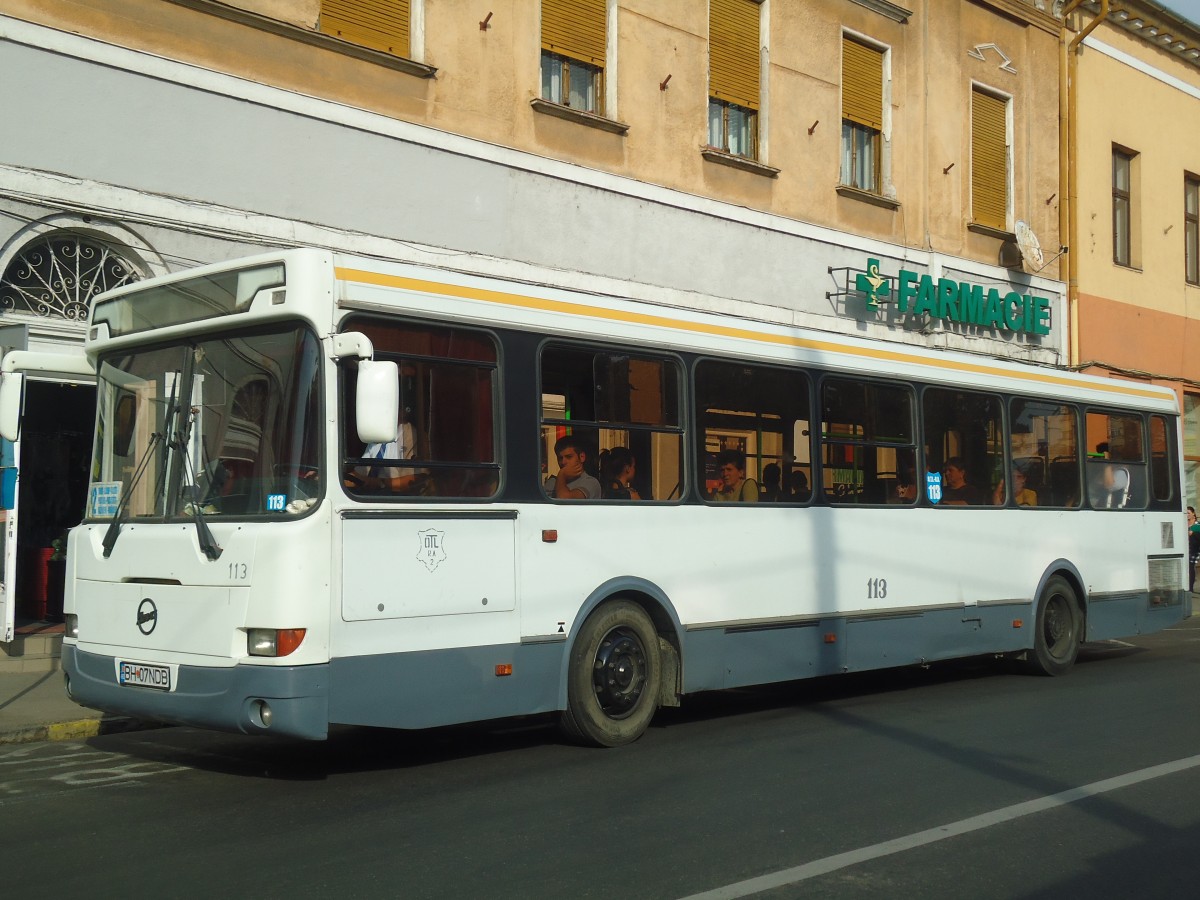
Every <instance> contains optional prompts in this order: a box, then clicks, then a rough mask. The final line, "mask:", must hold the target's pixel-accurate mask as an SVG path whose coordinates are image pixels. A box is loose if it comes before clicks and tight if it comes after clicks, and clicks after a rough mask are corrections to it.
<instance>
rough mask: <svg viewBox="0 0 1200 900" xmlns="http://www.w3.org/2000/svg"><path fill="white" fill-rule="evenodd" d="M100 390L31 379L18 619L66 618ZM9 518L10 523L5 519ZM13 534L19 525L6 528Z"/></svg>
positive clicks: (14, 556)
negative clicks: (71, 555) (72, 549)
mask: <svg viewBox="0 0 1200 900" xmlns="http://www.w3.org/2000/svg"><path fill="white" fill-rule="evenodd" d="M95 417H96V389H95V387H94V386H92V385H88V384H63V383H57V382H46V381H29V382H28V383H27V385H26V388H25V414H24V419H23V421H22V425H21V440H20V444H19V450H18V452H19V456H20V458H19V460H18V463H19V473H20V474H19V477H18V479H17V491H16V508H15V509H13V510H9V511H8V512H7V515H8V516H14V517H15V519H16V528H15V533H16V547H15V548H14V549H15V553H6V554H4V555H5V557H7V559H8V560H9V561H15V563H16V572H15V573H11V574H15V578H13V577H11V574H10V573H8V572H5V573H4V575H5V578H4V582H5V585H6V586H7V587H8V588H9V589H10V590H12V589H13V588H14V587H15V591H14V594H15V596H14V598H13V599H14V600H15V613H16V615H15V619H16V621H17V623H18V625H19V624H21V623H29V622H40V621H52V622H53V621H61V619H62V583H63V574H64V571H65V565H64V563H65V554H66V532H67V529H68V528H71V527H73V526H75V525H78V524H79V522H80V520H81V519H82V518H83V508H84V501H85V499H86V497H87V485H88V465H89V463H90V460H91V455H92V429H93V427H94V426H95ZM6 524H7V523H6ZM4 530H5V532H6V533H7V536H8V538H9V539H10V540H11V538H12V536H13V532H14V529H12V528H5V529H4Z"/></svg>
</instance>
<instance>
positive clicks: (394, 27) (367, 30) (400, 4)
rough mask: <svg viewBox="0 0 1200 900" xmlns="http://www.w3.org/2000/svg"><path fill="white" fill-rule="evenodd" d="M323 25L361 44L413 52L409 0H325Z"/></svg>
mask: <svg viewBox="0 0 1200 900" xmlns="http://www.w3.org/2000/svg"><path fill="white" fill-rule="evenodd" d="M319 24H320V29H321V31H322V32H323V33H324V34H328V35H332V36H333V37H336V38H341V39H342V40H343V41H349V42H350V43H352V44H358V45H359V46H361V47H370V48H371V49H372V50H382V51H383V52H384V53H391V54H394V55H395V56H404V57H408V56H410V55H411V52H412V51H411V49H410V46H409V26H410V9H409V0H321V19H320V23H319Z"/></svg>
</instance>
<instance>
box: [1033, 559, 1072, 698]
mask: <svg viewBox="0 0 1200 900" xmlns="http://www.w3.org/2000/svg"><path fill="white" fill-rule="evenodd" d="M1034 629H1035V630H1034V635H1033V650H1032V651H1031V653H1030V655H1029V658H1028V662H1029V668H1030V669H1031V670H1032V671H1034V672H1036V673H1038V674H1041V675H1065V674H1066V673H1067V672H1068V671H1069V670H1070V668H1071V666H1072V665H1074V664H1075V657H1076V656H1078V655H1079V643H1080V640H1081V637H1080V633H1081V632H1082V630H1083V616H1082V614H1081V613H1080V610H1079V602H1078V600H1077V599H1076V597H1075V589H1074V588H1073V587H1071V585H1070V583H1069V582H1068V581H1067V580H1066V579H1065V578H1063V577H1062V576H1061V575H1055V576H1053V577H1052V578H1051V579H1050V580H1049V581H1047V582H1046V587H1045V589H1044V590H1043V591H1042V597H1041V599H1040V600H1039V601H1038V609H1037V620H1036V622H1035V624H1034Z"/></svg>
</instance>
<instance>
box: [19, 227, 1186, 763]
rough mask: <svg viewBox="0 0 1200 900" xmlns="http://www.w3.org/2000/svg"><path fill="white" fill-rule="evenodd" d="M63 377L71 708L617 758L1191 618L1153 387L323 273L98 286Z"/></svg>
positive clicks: (640, 312)
mask: <svg viewBox="0 0 1200 900" xmlns="http://www.w3.org/2000/svg"><path fill="white" fill-rule="evenodd" d="M86 353H87V356H88V358H89V360H91V362H92V363H93V364H94V366H95V369H96V375H97V382H98V411H97V424H96V439H95V452H94V458H93V462H92V472H91V478H92V481H91V485H90V488H89V495H88V506H87V510H86V514H85V518H84V520H83V522H82V524H81V525H79V526H78V527H77V528H75V529H74V530H73V531H72V532H71V535H70V541H69V574H68V579H67V594H66V612H67V637H66V640H65V642H64V647H63V668H64V670H65V673H66V677H67V682H68V690H69V692H70V694H71V696H73V697H74V698H75V699H76V700H77V701H78V702H80V703H82V704H85V705H87V706H90V707H96V708H100V709H106V710H111V711H114V712H118V713H125V714H130V715H134V716H141V717H151V718H155V719H161V720H165V721H169V722H178V723H188V724H194V725H199V726H204V727H210V728H217V729H227V730H233V731H240V732H245V733H250V734H282V735H293V736H300V737H305V738H316V739H320V738H323V737H325V736H326V734H327V731H328V728H329V726H330V725H332V724H335V723H341V724H354V725H370V726H387V727H394V728H407V729H414V728H427V727H432V726H439V725H446V724H450V723H458V722H466V721H476V720H483V719H490V718H498V717H507V716H518V715H527V714H535V713H552V712H557V713H559V715H560V718H561V722H562V724H563V726H564V729H565V730H566V731H567V732H568V733H569V734H570V735H572V736H573V737H575V738H577V739H580V740H582V741H584V742H590V743H595V744H601V745H609V746H611V745H618V744H622V743H626V742H629V741H632V740H635V739H636V738H637V737H639V736H640V735H641V734H642V733H643V732H644V730H645V729H646V727H647V725H648V724H649V722H650V720H651V718H652V716H653V715H654V712H655V710H656V709H657V708H658V707H659V706H670V705H677V704H678V702H679V698H680V697H681V696H682V695H684V694H690V693H694V692H698V691H709V690H718V689H724V688H732V687H738V686H743V685H752V684H763V683H769V682H778V681H784V680H792V679H800V678H807V677H812V676H825V675H831V674H835V673H843V672H860V671H864V670H870V669H879V668H883V667H890V666H903V665H910V664H920V663H928V662H931V661H935V660H943V659H949V658H955V657H963V656H968V655H977V654H1003V655H1011V656H1020V657H1023V658H1025V659H1026V660H1027V662H1028V664H1029V665H1030V667H1031V668H1033V669H1035V670H1038V671H1041V672H1045V673H1048V674H1058V673H1062V672H1065V671H1066V670H1068V669H1069V668H1070V666H1071V665H1072V663H1073V662H1074V660H1075V657H1076V654H1077V651H1078V649H1079V645H1080V642H1081V641H1085V640H1100V639H1108V638H1115V637H1122V636H1129V635H1135V634H1140V633H1146V632H1151V631H1155V630H1158V629H1161V628H1164V627H1166V626H1169V625H1172V624H1174V623H1176V622H1178V621H1179V620H1181V619H1182V618H1184V617H1185V616H1187V615H1188V614H1189V611H1190V607H1189V605H1188V604H1187V603H1185V602H1184V601H1185V598H1186V597H1187V589H1186V587H1185V585H1186V584H1187V582H1186V579H1185V571H1186V569H1185V566H1186V562H1187V561H1186V551H1185V547H1186V544H1187V541H1186V534H1185V525H1184V517H1183V511H1182V501H1181V497H1180V486H1181V467H1180V439H1179V431H1178V410H1177V402H1176V398H1175V395H1174V394H1173V393H1171V392H1170V391H1167V390H1164V389H1159V388H1155V387H1152V386H1147V385H1144V384H1141V383H1133V382H1128V381H1114V380H1106V379H1101V378H1094V377H1087V376H1082V375H1076V374H1071V373H1067V372H1064V371H1061V370H1058V369H1054V368H1049V367H1034V366H1028V365H1021V364H1016V363H1013V362H1009V361H1004V360H998V359H992V358H987V357H983V356H973V355H970V354H960V353H952V352H934V351H927V350H924V349H921V348H916V347H912V346H907V345H901V344H895V343H888V344H884V343H880V342H874V341H868V340H860V339H855V338H851V337H845V336H837V335H832V334H826V333H819V332H812V331H805V330H802V329H796V328H790V327H784V326H780V325H774V324H767V323H765V322H758V321H751V320H748V319H732V318H729V317H726V316H721V315H714V314H709V313H704V312H698V311H688V310H682V309H678V308H670V307H664V306H654V305H649V304H645V303H639V302H633V301H629V300H624V299H620V298H613V297H608V296H597V295H585V294H578V293H572V292H569V291H564V290H558V289H553V288H547V287H544V286H540V285H539V286H533V285H529V284H523V283H513V282H501V281H496V280H489V279H485V278H480V277H475V276H470V275H463V274H457V273H449V272H442V271H437V272H435V271H433V270H427V269H421V268H417V267H413V266H408V265H402V264H394V263H385V262H380V261H377V260H368V259H361V258H353V257H348V256H342V255H338V254H333V253H327V252H323V251H314V250H295V251H287V252H281V253H278V254H273V255H268V256H260V257H254V258H252V259H247V260H242V261H238V262H234V263H227V264H221V265H215V266H207V267H204V268H201V269H196V270H193V271H191V272H185V273H181V274H178V275H172V276H168V277H164V278H157V279H152V280H149V281H144V282H141V283H139V284H136V285H132V286H129V287H126V288H122V289H120V290H117V291H113V292H110V293H108V294H105V295H103V296H101V297H100V298H98V299H97V301H96V303H95V305H94V308H93V312H92V318H91V322H90V327H89V331H88V336H87V344H86ZM10 377H11V376H10ZM556 447H557V450H556ZM558 451H561V457H560V454H559V452H558ZM560 458H561V459H562V463H561V465H563V467H564V474H563V477H561V478H560V477H559V476H558V471H559V467H560ZM601 462H603V463H604V464H605V465H606V467H607V468H608V469H609V471H603V472H597V470H596V466H597V465H598V464H600V463H601ZM577 463H582V464H583V468H584V469H585V470H587V471H590V472H591V474H592V475H594V476H595V477H596V482H592V481H590V480H589V479H588V478H584V477H581V478H578V479H576V477H575V476H576V471H575V469H574V468H572V467H573V466H574V465H576V464H577ZM743 475H744V477H745V480H744V481H743V480H742V476H743ZM564 486H565V487H566V489H567V490H571V489H573V490H574V492H575V494H576V496H578V495H580V494H585V495H589V496H587V498H586V499H576V497H574V496H573V497H567V496H564V494H565V493H567V490H563V489H561V488H563V487H564ZM597 489H598V490H599V496H591V495H595V494H596V493H597ZM722 491H724V495H723V496H726V497H730V498H731V499H729V500H724V499H719V498H718V494H719V493H720V492H722Z"/></svg>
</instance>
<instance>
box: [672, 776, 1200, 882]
mask: <svg viewBox="0 0 1200 900" xmlns="http://www.w3.org/2000/svg"><path fill="white" fill-rule="evenodd" d="M1197 766H1200V755H1197V756H1189V757H1186V758H1185V759H1178V760H1175V761H1174V762H1168V763H1163V764H1162V765H1158V766H1150V767H1149V768H1147V769H1139V770H1138V771H1136V772H1129V773H1127V774H1125V775H1118V776H1116V777H1114V778H1106V779H1104V780H1103V781H1094V782H1092V783H1091V784H1085V785H1084V786H1083V787H1077V788H1071V790H1069V791H1063V792H1062V793H1059V794H1051V795H1050V796H1048V797H1040V798H1038V799H1037V800H1028V801H1026V802H1025V803H1017V804H1015V805H1013V806H1006V807H1003V808H1002V809H997V810H993V811H992V812H988V813H983V814H982V815H978V816H972V817H971V818H969V819H960V820H959V821H957V822H951V823H950V824H949V825H939V826H938V827H937V828H930V829H928V830H927V831H918V832H916V833H915V834H910V835H906V836H905V837H900V838H895V839H894V840H890V841H884V842H883V843H880V844H873V845H871V846H870V847H860V848H859V849H857V850H850V851H847V852H846V853H838V854H835V855H834V856H827V857H825V858H824V859H817V860H813V861H812V862H810V863H805V864H804V865H802V866H795V867H793V868H791V869H783V870H781V871H779V872H773V873H771V874H769V875H759V876H758V877H757V878H750V879H747V880H746V881H739V882H736V883H735V884H728V885H725V886H724V887H719V888H714V889H713V890H711V891H705V892H704V893H701V894H692V895H690V896H688V897H684V898H682V900H736V898H739V897H749V896H750V895H751V894H758V893H761V892H762V891H769V890H772V889H774V888H781V887H786V886H788V885H791V884H796V883H797V882H800V881H806V880H807V879H809V878H816V877H817V876H818V875H826V874H828V873H829V872H836V871H837V870H838V869H845V868H847V867H849V866H853V865H857V864H858V863H863V862H867V861H869V860H872V859H879V858H881V857H884V856H890V855H892V854H893V853H903V852H904V851H906V850H913V849H915V848H917V847H924V846H925V845H926V844H932V843H935V842H937V841H942V840H945V839H946V838H952V837H958V836H959V835H960V834H967V833H969V832H972V831H979V830H980V829H982V828H990V827H992V826H993V825H1001V824H1003V823H1005V822H1011V821H1012V820H1014V819H1019V818H1021V817H1022V816H1029V815H1032V814H1033V813H1038V812H1044V811H1045V810H1048V809H1054V808H1056V807H1059V806H1066V805H1067V804H1068V803H1075V802H1076V801H1079V800H1086V799H1087V798H1088V797H1095V796H1097V795H1098V794H1105V793H1108V792H1109V791H1115V790H1117V789H1118V788H1123V787H1129V786H1130V785H1133V784H1138V783H1139V782H1142V781H1149V780H1151V779H1153V778H1161V777H1163V776H1164V775H1173V774H1175V773H1176V772H1183V771H1185V770H1187V769H1193V768H1195V767H1197Z"/></svg>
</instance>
